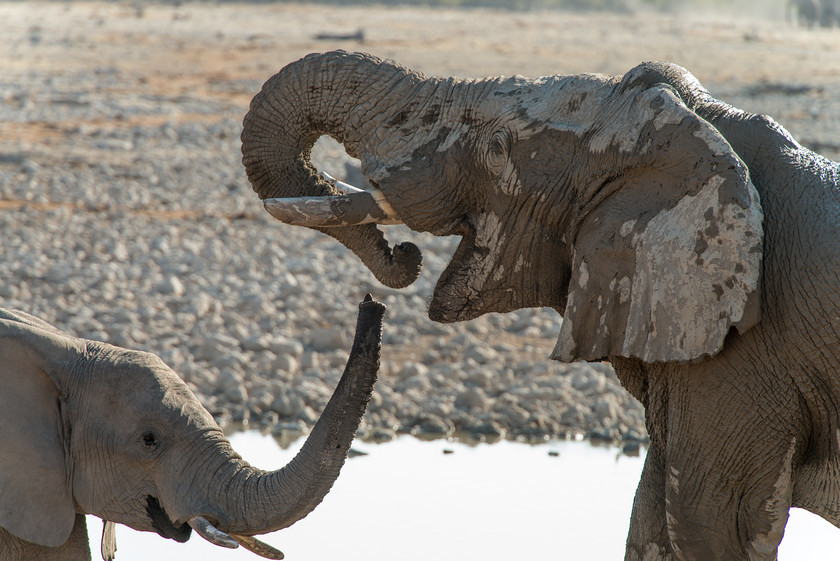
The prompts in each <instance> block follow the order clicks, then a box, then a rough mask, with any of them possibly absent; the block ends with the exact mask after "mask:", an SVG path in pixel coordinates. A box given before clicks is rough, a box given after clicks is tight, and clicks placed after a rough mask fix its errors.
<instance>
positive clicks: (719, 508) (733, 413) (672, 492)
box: [665, 373, 799, 561]
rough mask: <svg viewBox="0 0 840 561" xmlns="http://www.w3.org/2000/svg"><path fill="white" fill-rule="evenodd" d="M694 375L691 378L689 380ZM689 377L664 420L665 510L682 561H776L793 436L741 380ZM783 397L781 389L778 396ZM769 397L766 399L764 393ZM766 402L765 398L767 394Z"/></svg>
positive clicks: (789, 490) (791, 414)
mask: <svg viewBox="0 0 840 561" xmlns="http://www.w3.org/2000/svg"><path fill="white" fill-rule="evenodd" d="M689 374H692V373H689ZM703 378H704V376H703V374H700V375H689V376H687V377H685V378H683V379H682V380H681V381H679V382H678V383H676V384H674V385H673V387H675V388H678V390H679V391H673V392H671V400H670V403H669V412H668V439H667V447H666V462H665V504H666V507H665V510H666V518H667V526H668V533H669V535H670V538H671V540H670V541H671V547H672V550H673V552H674V557H675V558H676V559H680V560H685V561H689V560H702V561H706V560H710V559H727V560H739V559H740V560H747V559H749V560H751V561H756V560H771V561H772V560H775V559H776V557H777V549H778V546H779V543H780V542H781V540H782V536H783V534H784V529H785V525H786V523H787V519H788V510H789V509H790V506H791V501H792V495H793V463H794V455H795V453H796V450H797V440H798V438H797V436H796V435H795V434H793V433H792V432H791V430H790V427H787V426H786V425H785V424H784V423H780V422H778V420H779V419H781V420H785V419H793V418H797V417H796V415H797V414H799V413H797V412H795V411H794V410H793V409H784V410H781V412H779V411H778V410H775V412H776V415H775V416H774V415H770V414H767V415H765V414H764V413H765V412H773V411H774V409H773V406H772V405H771V404H770V403H769V401H770V400H772V397H771V398H769V399H768V400H767V401H765V402H762V399H761V398H762V394H761V393H760V392H759V391H758V390H757V389H756V388H754V387H753V388H750V385H751V384H752V382H753V380H752V379H751V378H750V377H749V376H745V375H742V376H741V378H740V380H739V383H740V386H735V385H732V384H729V383H720V382H721V381H722V378H717V377H716V376H715V375H711V376H707V377H705V379H703ZM779 391H780V392H782V393H783V390H782V389H779ZM765 393H767V392H765ZM768 395H769V393H768Z"/></svg>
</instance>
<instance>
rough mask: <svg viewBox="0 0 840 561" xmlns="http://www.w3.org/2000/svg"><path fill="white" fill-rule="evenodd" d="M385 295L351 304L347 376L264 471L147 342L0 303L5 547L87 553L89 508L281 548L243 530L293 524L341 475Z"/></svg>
mask: <svg viewBox="0 0 840 561" xmlns="http://www.w3.org/2000/svg"><path fill="white" fill-rule="evenodd" d="M384 309H385V307H384V306H383V305H382V304H380V303H378V302H374V301H370V300H366V301H365V302H363V303H362V304H361V305H360V312H359V319H358V323H357V327H356V338H355V341H354V343H353V348H352V351H351V354H350V358H349V360H348V363H347V367H346V369H345V371H344V375H343V376H342V378H341V380H340V381H339V383H338V386H337V388H336V390H335V392H334V394H333V396H332V398H331V399H330V401H329V403H328V404H327V406H326V408H325V409H324V412H323V414H322V416H321V418H320V419H319V420H318V422H317V424H316V425H315V427H314V429H313V431H312V433H311V434H310V436H309V437H308V439H307V440H306V442H305V444H304V445H303V447H302V449H301V450H300V452H299V453H298V454H297V456H296V457H295V458H294V459H293V460H292V461H291V463H289V464H288V465H287V466H285V467H283V468H282V469H279V470H277V471H272V472H265V471H262V470H259V469H256V468H254V467H252V466H251V465H249V464H248V463H246V462H245V461H244V460H242V458H241V457H240V456H239V455H237V454H236V453H235V452H234V451H233V449H232V448H231V446H230V444H229V442H228V440H227V439H226V438H225V436H224V434H223V433H222V430H221V429H220V428H219V426H218V425H217V424H216V423H215V421H214V420H213V417H212V416H211V415H210V414H209V413H208V412H207V411H206V410H205V409H204V408H203V407H202V406H201V404H200V403H199V402H198V400H197V399H196V397H195V396H194V395H193V394H192V392H191V391H190V390H189V388H188V387H187V386H186V384H185V383H184V382H183V381H182V380H181V379H180V378H179V377H178V376H177V375H176V374H175V373H174V372H173V371H172V370H170V369H169V368H168V367H166V366H165V365H164V364H163V362H161V360H160V359H159V358H158V357H156V356H154V355H152V354H148V353H141V352H136V351H129V350H125V349H121V348H117V347H113V346H110V345H106V344H102V343H98V342H93V341H88V340H83V339H77V338H73V337H70V336H67V335H65V334H63V333H61V332H59V331H58V330H56V329H55V328H53V327H51V326H50V325H48V324H46V323H44V322H42V321H40V320H38V319H36V318H33V317H31V316H28V315H26V314H22V313H19V312H10V311H6V310H0V440H2V442H3V454H2V457H0V558H3V559H9V558H14V559H18V558H19V557H18V556H16V555H20V554H21V552H23V553H22V555H23V556H22V557H20V558H23V559H30V558H31V559H36V558H37V559H64V560H67V559H74V560H75V559H82V558H87V559H89V558H90V554H89V550H88V545H87V532H86V529H85V518H84V516H82V514H95V515H97V516H99V517H101V518H102V519H103V520H105V521H106V522H105V532H104V535H103V552H102V553H103V557H104V558H106V559H110V558H112V557H113V553H114V550H115V544H114V541H113V540H114V534H113V524H114V523H121V524H125V525H127V526H130V527H131V528H134V529H136V530H141V531H150V532H157V533H158V534H160V535H161V536H163V537H166V538H171V539H174V540H177V541H186V540H187V539H188V538H189V537H190V534H191V531H192V530H193V529H194V530H195V531H196V532H197V533H199V534H200V535H201V536H202V537H204V538H206V539H208V540H210V541H212V542H213V543H215V544H217V545H221V546H225V547H237V546H238V545H240V544H241V545H242V546H243V547H246V548H247V549H250V550H252V551H254V552H255V553H258V554H260V555H263V556H266V557H269V558H272V559H281V558H282V554H281V553H280V552H279V551H277V550H275V549H274V548H272V547H270V546H268V545H266V544H263V543H262V542H259V541H257V540H256V539H255V538H253V537H252V536H254V535H256V534H263V533H266V532H272V531H274V530H279V529H282V528H285V527H287V526H290V525H291V524H293V523H294V522H296V521H297V520H299V519H301V518H303V517H304V516H306V515H307V514H308V513H309V512H310V511H311V510H312V509H313V508H315V506H317V505H318V504H319V503H320V502H321V500H322V499H323V498H324V496H325V495H326V493H327V492H328V491H329V489H330V487H331V486H332V484H333V481H334V480H335V478H336V477H337V476H338V473H339V470H340V469H341V466H342V465H343V463H344V460H345V457H346V455H347V451H348V449H349V447H350V443H351V441H352V440H353V437H354V435H355V432H356V429H357V427H358V424H359V420H360V419H361V416H362V414H363V413H364V410H365V407H366V405H367V401H368V398H369V397H370V393H371V391H372V389H373V385H374V382H375V380H376V375H377V371H378V367H379V347H380V340H381V319H382V314H383V312H384Z"/></svg>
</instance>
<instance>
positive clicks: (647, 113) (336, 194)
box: [242, 52, 762, 361]
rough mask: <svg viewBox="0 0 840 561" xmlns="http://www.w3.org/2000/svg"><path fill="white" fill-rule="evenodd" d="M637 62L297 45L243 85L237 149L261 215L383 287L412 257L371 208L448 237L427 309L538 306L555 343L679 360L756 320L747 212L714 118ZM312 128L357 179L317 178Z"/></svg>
mask: <svg viewBox="0 0 840 561" xmlns="http://www.w3.org/2000/svg"><path fill="white" fill-rule="evenodd" d="M638 72H641V70H639V71H631V72H630V73H628V74H627V75H625V76H624V77H623V78H622V77H617V78H616V77H607V76H601V75H581V76H551V77H543V78H539V79H526V78H523V77H519V76H517V77H513V78H491V79H485V80H460V79H454V78H446V79H443V78H434V77H426V76H424V75H422V74H420V73H418V72H413V71H411V70H409V69H406V68H403V67H401V66H398V65H397V64H394V63H392V62H387V61H381V60H379V59H376V58H374V57H372V56H368V55H362V54H348V53H344V52H332V53H326V54H319V55H310V56H308V57H306V58H304V59H301V60H300V61H298V62H295V63H292V64H290V65H288V66H286V67H285V68H283V69H282V70H281V71H280V72H279V73H278V74H276V75H275V76H273V77H272V78H271V79H269V80H268V81H267V82H266V84H265V85H264V87H263V89H262V91H261V92H260V93H259V94H258V95H257V96H256V97H255V98H254V100H253V101H252V104H251V108H250V111H249V112H248V114H247V116H246V117H245V122H244V130H243V133H242V152H243V163H244V165H245V168H246V171H247V174H248V177H249V179H250V181H251V183H252V185H253V187H254V189H255V190H256V192H257V193H258V194H259V195H260V197H261V198H263V199H266V201H265V204H266V208H267V209H268V210H269V212H271V213H272V214H274V215H275V216H277V217H278V218H280V219H281V220H284V221H286V222H290V223H296V224H301V225H306V226H310V227H315V228H318V229H320V230H321V231H323V232H326V233H328V234H329V235H331V236H333V237H335V238H336V239H338V240H339V241H341V242H342V243H343V244H345V245H346V246H347V247H349V248H350V249H351V250H352V251H353V252H355V253H356V254H357V255H358V256H359V257H360V258H361V259H362V261H363V262H364V263H365V264H366V265H367V266H368V267H369V268H370V269H371V271H372V272H373V273H374V274H375V276H376V277H377V278H378V279H380V280H381V281H382V282H383V283H385V284H387V285H389V286H392V287H398V286H404V285H406V284H408V283H410V282H412V281H413V280H414V278H415V277H416V275H417V272H418V271H419V266H420V255H419V251H418V250H417V249H416V248H415V247H414V246H410V245H406V244H403V245H400V246H397V247H395V248H394V249H393V250H392V249H390V248H389V246H388V244H387V242H385V240H384V238H383V236H382V234H381V231H380V230H379V229H378V227H377V223H379V224H388V223H393V222H402V223H404V224H406V225H407V226H408V227H409V228H411V229H413V230H417V231H423V232H431V233H432V234H435V235H442V236H445V235H458V236H461V237H462V239H461V242H460V245H459V247H458V249H457V251H456V253H455V255H454V256H453V258H452V261H451V262H450V264H449V266H448V267H447V268H446V270H445V271H444V272H443V274H442V275H441V277H440V279H439V281H438V283H437V286H436V288H435V291H434V295H433V298H432V301H431V304H430V307H429V316H430V317H431V318H432V319H434V320H437V321H443V322H452V321H460V320H467V319H471V318H475V317H477V316H479V315H481V314H484V313H487V312H507V311H512V310H515V309H519V308H525V307H541V306H549V307H552V308H554V309H556V310H557V311H558V312H560V313H561V314H563V316H564V321H563V325H562V328H561V333H560V337H559V340H558V343H557V347H556V348H555V351H554V354H553V356H554V357H555V358H558V359H562V360H575V359H587V360H597V359H603V358H606V357H610V356H632V357H637V358H641V359H643V360H646V361H668V360H679V361H690V360H694V359H697V358H699V357H702V356H705V355H710V354H714V353H716V352H717V351H718V350H719V349H720V347H721V345H722V343H723V339H724V337H726V335H727V333H728V332H729V331H730V329H731V328H733V327H734V328H737V329H738V330H741V331H744V330H746V329H748V328H749V327H751V326H752V325H753V324H755V323H756V322H757V320H758V315H759V298H758V296H757V286H758V282H759V272H760V263H761V248H762V211H761V207H760V204H759V200H758V195H757V193H756V191H755V189H754V187H753V186H752V184H751V182H750V179H749V174H748V171H747V168H746V167H745V166H744V164H743V162H741V160H740V159H739V158H738V156H737V155H736V154H735V152H734V151H733V150H732V149H731V148H730V146H729V145H728V143H727V142H726V140H725V139H724V138H723V137H722V136H721V135H720V133H718V131H717V130H715V128H714V127H712V126H711V125H710V124H709V123H708V122H707V121H706V120H704V119H702V118H700V117H699V116H698V115H697V114H695V113H694V112H693V111H691V110H690V109H689V108H688V107H686V105H685V104H684V103H683V101H682V99H681V98H680V96H679V95H678V94H677V92H676V91H675V90H674V89H673V88H671V87H670V86H668V85H665V84H661V83H656V84H645V83H644V81H641V80H637V79H636V78H637V76H635V74H636V73H638ZM325 134H326V135H330V136H332V137H334V138H335V139H336V140H338V141H339V142H341V143H342V144H343V145H344V147H345V149H346V151H347V153H348V154H349V155H351V156H354V157H356V158H358V159H359V160H360V161H361V166H362V172H363V173H364V174H365V176H366V177H367V178H368V179H369V180H370V183H371V184H372V185H373V186H374V190H373V191H366V192H361V193H359V192H355V191H354V189H352V188H349V187H346V188H343V189H341V190H339V189H337V188H336V185H335V184H330V183H329V182H328V181H326V180H324V179H322V178H321V177H319V176H318V175H317V172H316V170H315V169H314V168H313V166H312V164H311V163H310V162H309V151H310V148H311V147H312V145H313V143H314V142H315V140H316V139H317V138H319V137H320V136H322V135H325ZM340 191H343V192H340Z"/></svg>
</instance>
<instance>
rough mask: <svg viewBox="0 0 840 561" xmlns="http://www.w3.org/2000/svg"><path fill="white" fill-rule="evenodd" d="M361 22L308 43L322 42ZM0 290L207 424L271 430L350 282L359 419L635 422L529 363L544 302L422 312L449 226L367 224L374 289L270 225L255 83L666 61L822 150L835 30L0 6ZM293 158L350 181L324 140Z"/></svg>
mask: <svg viewBox="0 0 840 561" xmlns="http://www.w3.org/2000/svg"><path fill="white" fill-rule="evenodd" d="M357 30H362V31H363V39H361V40H359V39H358V38H357V39H353V40H349V41H347V40H340V39H329V40H319V39H317V38H316V36H317V35H318V34H319V33H327V34H332V35H335V34H339V35H340V34H343V33H346V34H355V33H356V31H357ZM0 36H2V37H3V38H4V40H3V41H0V69H2V72H1V73H0V231H1V232H2V245H0V281H2V282H0V304H2V305H3V306H5V307H13V308H19V309H22V310H26V311H28V312H30V313H33V314H35V315H38V316H40V317H42V318H43V319H45V320H47V321H50V322H52V323H54V324H55V325H56V326H58V327H59V328H61V329H64V330H66V331H68V332H70V333H73V334H75V335H79V336H83V337H89V338H94V339H99V340H104V341H109V342H112V343H115V344H118V345H122V346H125V347H131V348H138V349H144V350H148V351H151V352H154V353H157V354H158V355H160V356H161V357H163V358H164V360H165V361H166V362H167V363H168V364H169V365H170V366H172V367H173V368H174V369H176V370H177V371H178V372H179V373H180V374H181V375H182V377H183V378H184V379H185V380H186V381H187V383H188V384H189V385H190V387H191V388H192V389H193V390H194V391H195V392H196V394H197V395H198V396H199V397H200V399H201V400H202V402H203V403H204V404H205V405H206V407H207V408H208V409H209V410H210V411H211V412H212V413H213V414H214V415H215V416H216V418H217V419H218V420H219V421H220V422H221V423H222V424H223V425H226V426H228V427H230V428H231V429H234V428H236V427H239V426H241V425H242V423H248V425H249V426H251V427H254V426H256V427H260V428H262V429H264V430H267V431H273V432H274V433H276V434H277V435H278V437H280V438H289V437H291V436H294V435H296V434H299V433H300V432H301V431H306V430H307V429H308V427H310V426H311V425H312V424H313V423H314V421H315V419H316V418H317V415H318V413H319V412H320V410H321V408H322V407H323V405H324V404H325V403H326V400H327V398H328V397H329V395H330V393H331V391H332V389H333V387H334V385H335V383H336V381H337V379H338V377H339V376H340V374H341V371H342V369H343V365H344V362H345V360H346V358H347V353H348V351H349V347H350V342H351V340H352V334H353V333H352V331H353V327H354V324H355V318H356V305H357V303H358V302H359V301H360V300H361V298H362V296H363V295H364V294H365V292H371V293H372V294H373V295H374V296H375V297H376V298H378V299H381V300H383V301H384V302H386V303H387V304H388V306H389V311H388V314H387V315H386V319H385V322H386V325H385V336H384V346H383V353H382V369H381V375H380V379H379V382H378V383H377V386H376V391H375V394H374V396H373V399H372V401H371V404H370V408H369V410H368V413H367V414H366V416H365V420H364V423H363V427H362V433H363V434H362V436H364V437H366V438H370V439H374V440H388V439H390V438H393V437H394V436H395V435H396V434H397V433H402V432H410V433H414V434H418V435H422V436H428V437H444V436H453V435H458V436H461V437H463V438H468V439H479V440H494V439H499V438H522V439H529V440H540V439H542V438H544V437H548V436H551V437H580V436H582V437H591V438H596V439H607V440H617V441H618V440H624V441H626V442H629V443H630V444H629V448H630V449H632V448H633V446H634V443H636V442H639V441H640V440H641V441H643V440H644V438H645V431H644V423H643V415H644V414H643V410H642V408H641V406H640V405H639V403H637V402H636V401H635V400H634V399H633V398H631V397H630V396H629V395H628V394H627V393H626V392H625V391H624V390H623V389H622V387H621V386H620V384H619V383H618V381H617V379H616V377H615V375H614V373H613V372H612V369H611V368H610V367H609V366H608V365H606V364H573V365H565V364H559V363H555V362H551V361H549V360H547V358H546V356H547V355H548V353H549V352H550V350H551V349H552V347H553V344H554V340H555V339H556V336H557V333H558V330H559V325H560V321H561V318H560V317H559V316H558V315H557V314H556V313H555V312H553V311H550V310H522V311H519V312H515V313H510V314H506V315H489V316H486V317H483V318H480V319H478V320H474V321H471V322H468V323H463V324H458V325H440V324H435V323H433V322H431V321H430V320H429V319H428V318H427V317H426V315H425V312H426V306H427V300H428V298H429V297H430V294H431V291H432V287H433V286H434V283H435V281H436V279H437V277H438V275H439V274H440V272H441V271H442V269H443V267H444V266H445V264H446V262H447V260H448V257H449V255H451V253H452V251H453V250H454V247H455V244H456V242H457V239H447V238H433V237H430V236H425V235H418V234H414V233H412V232H409V231H407V230H406V229H404V228H401V227H391V228H389V229H388V236H389V238H390V239H391V240H392V241H394V242H399V241H403V240H411V241H414V242H415V243H417V244H418V246H420V248H421V249H422V251H423V253H424V258H425V265H424V266H425V268H424V271H423V274H422V276H421V278H420V279H419V280H418V281H417V282H416V283H415V284H414V285H412V286H410V287H409V288H407V289H404V290H400V291H393V290H389V289H385V288H383V287H382V286H380V285H379V284H378V283H377V282H376V281H375V280H374V279H373V278H372V276H371V275H370V274H369V273H368V272H367V270H366V269H365V268H364V267H363V266H362V265H361V264H360V262H358V260H357V259H356V258H355V257H354V256H353V255H351V254H350V253H349V252H348V251H347V250H345V249H344V248H343V247H341V246H339V245H338V244H337V243H335V242H333V241H332V240H330V239H328V238H326V237H325V236H322V235H319V234H317V233H315V232H311V231H309V230H305V229H298V228H292V227H286V226H283V225H281V224H279V223H277V222H275V221H274V220H273V219H271V218H270V217H269V216H268V215H267V214H266V213H265V212H264V211H263V210H262V208H261V205H260V204H259V202H258V200H257V198H256V197H255V195H254V194H253V193H252V192H251V190H250V186H249V184H248V182H247V179H246V178H245V174H244V171H243V169H242V166H241V163H240V155H239V133H240V130H241V120H242V117H243V115H244V114H245V112H246V111H247V105H248V102H249V100H250V98H251V96H252V95H253V94H254V93H255V92H256V91H258V89H259V88H260V86H261V84H262V82H263V81H264V80H265V79H266V78H268V77H269V76H270V75H271V74H273V73H274V72H276V71H277V70H278V69H279V68H280V67H281V66H282V65H283V64H285V63H287V62H290V61H292V60H295V59H297V58H299V57H300V56H303V55H304V54H306V53H308V52H313V51H323V50H329V49H332V48H346V49H349V50H364V51H368V52H372V53H374V54H377V55H379V56H383V57H392V58H395V59H396V60H398V61H399V62H402V63H403V64H406V65H408V66H412V67H415V68H419V69H422V70H424V71H425V72H427V73H429V74H440V75H458V76H484V75H495V74H513V73H521V74H525V75H531V76H534V75H541V74H551V73H577V72H586V71H598V72H608V73H614V74H620V73H623V72H625V71H626V70H628V69H629V68H632V67H633V66H635V65H636V64H638V63H639V62H641V61H643V60H650V59H668V60H674V61H676V62H679V63H681V64H683V65H684V66H686V67H688V68H690V69H691V70H692V71H693V72H695V74H696V75H697V76H698V77H699V78H700V80H701V81H702V82H703V83H704V84H706V85H707V87H710V88H711V89H712V92H713V93H714V94H716V95H718V96H719V97H721V98H723V99H726V100H727V101H730V102H731V103H733V104H736V105H739V106H741V107H742V108H744V109H748V110H752V111H760V112H766V113H769V114H771V115H773V116H774V117H776V118H777V120H779V121H780V122H781V123H782V124H783V125H784V126H786V127H787V128H788V129H789V130H791V131H792V132H793V133H794V135H795V136H797V137H798V138H799V139H800V140H802V141H803V142H804V143H805V144H807V145H809V146H811V147H813V148H815V149H817V150H819V151H821V152H822V153H823V154H824V155H826V156H829V157H832V158H834V159H838V158H840V137H838V135H837V131H838V130H840V126H838V125H840V95H838V94H840V63H838V62H837V61H838V60H840V57H838V52H840V51H838V48H840V31H833V30H827V31H817V32H811V33H806V32H804V31H799V30H795V29H793V28H791V27H790V26H789V25H788V24H786V23H784V22H783V21H773V20H766V21H765V20H755V19H753V20H745V19H739V18H737V17H734V16H733V17H717V18H716V17H712V16H708V15H706V16H687V15H672V16H654V15H650V14H623V15H614V14H564V13H553V12H552V13H510V12H498V11H490V10H471V11H469V12H464V11H452V10H442V9H436V10H428V9H409V8H377V9H371V8H369V7H366V8H338V7H328V6H304V5H294V4H256V5H250V4H240V3H229V4H228V3H189V4H184V5H162V4H145V3H142V4H141V3H134V4H131V3H118V2H109V3H87V2H60V3H59V2H54V3H39V2H25V3H24V2H10V3H2V2H0ZM315 152H316V153H315V155H314V158H315V160H316V162H317V163H318V165H319V166H320V167H322V168H323V169H325V170H326V171H329V172H330V173H331V174H333V175H335V176H338V177H344V178H349V180H350V181H351V182H353V181H358V174H359V171H358V165H357V163H356V162H354V161H353V160H351V159H350V158H349V157H348V156H346V154H344V152H343V150H342V149H341V147H340V146H338V145H336V144H334V143H332V144H331V143H327V142H322V143H319V145H318V146H316V151H315Z"/></svg>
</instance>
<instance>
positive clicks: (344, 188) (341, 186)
mask: <svg viewBox="0 0 840 561" xmlns="http://www.w3.org/2000/svg"><path fill="white" fill-rule="evenodd" d="M321 177H323V178H324V179H326V180H327V181H329V182H330V183H332V184H333V186H335V188H336V189H338V190H339V191H341V192H342V193H343V194H345V195H349V194H350V193H361V192H362V191H364V189H359V188H358V187H354V186H352V185H350V184H349V183H345V182H343V181H339V180H338V179H336V178H335V177H333V176H332V175H330V174H328V173H327V172H325V171H322V172H321Z"/></svg>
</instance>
